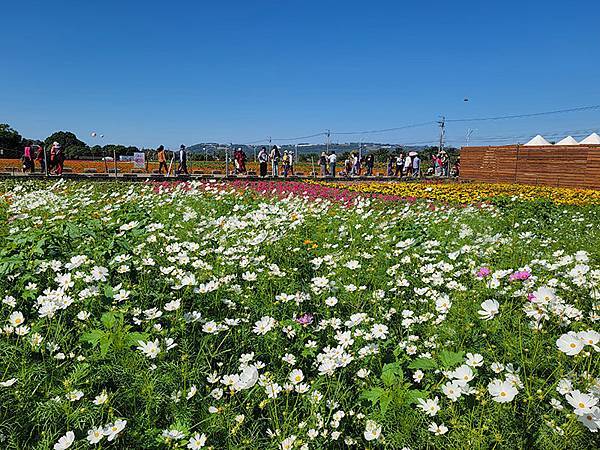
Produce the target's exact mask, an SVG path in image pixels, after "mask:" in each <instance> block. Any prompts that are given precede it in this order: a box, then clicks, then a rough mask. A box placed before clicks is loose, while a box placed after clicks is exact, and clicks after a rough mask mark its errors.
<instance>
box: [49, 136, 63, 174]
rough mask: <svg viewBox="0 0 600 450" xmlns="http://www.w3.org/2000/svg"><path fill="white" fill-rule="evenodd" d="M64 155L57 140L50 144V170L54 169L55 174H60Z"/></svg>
mask: <svg viewBox="0 0 600 450" xmlns="http://www.w3.org/2000/svg"><path fill="white" fill-rule="evenodd" d="M64 163H65V157H64V154H63V151H62V148H61V146H60V144H59V143H58V142H54V143H53V144H52V148H51V149H50V170H54V173H55V174H56V175H62V171H63V165H64Z"/></svg>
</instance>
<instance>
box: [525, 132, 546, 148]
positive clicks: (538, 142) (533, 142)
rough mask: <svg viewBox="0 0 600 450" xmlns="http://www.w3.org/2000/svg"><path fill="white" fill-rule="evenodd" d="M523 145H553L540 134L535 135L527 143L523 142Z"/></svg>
mask: <svg viewBox="0 0 600 450" xmlns="http://www.w3.org/2000/svg"><path fill="white" fill-rule="evenodd" d="M523 145H529V146H540V145H552V144H551V143H550V142H548V141H547V140H546V139H544V137H543V136H540V135H539V134H538V135H537V136H536V137H534V138H533V139H532V140H530V141H529V142H528V143H527V144H523Z"/></svg>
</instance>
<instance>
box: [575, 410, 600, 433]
mask: <svg viewBox="0 0 600 450" xmlns="http://www.w3.org/2000/svg"><path fill="white" fill-rule="evenodd" d="M577 419H578V420H579V421H580V422H581V423H582V424H583V425H584V426H585V427H586V428H587V429H588V430H590V431H591V432H592V433H597V432H598V430H600V408H598V407H597V406H596V407H595V408H594V409H593V411H592V412H591V413H587V414H583V415H581V416H578V417H577Z"/></svg>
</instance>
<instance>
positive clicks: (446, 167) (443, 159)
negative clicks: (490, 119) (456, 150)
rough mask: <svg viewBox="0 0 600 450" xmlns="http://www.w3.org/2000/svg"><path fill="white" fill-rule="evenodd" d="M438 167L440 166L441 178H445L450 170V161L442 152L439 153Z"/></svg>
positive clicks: (446, 154)
mask: <svg viewBox="0 0 600 450" xmlns="http://www.w3.org/2000/svg"><path fill="white" fill-rule="evenodd" d="M440 165H441V166H442V176H444V177H447V176H448V172H449V170H450V167H449V166H450V159H449V158H448V153H446V152H445V151H444V150H442V151H441V152H440Z"/></svg>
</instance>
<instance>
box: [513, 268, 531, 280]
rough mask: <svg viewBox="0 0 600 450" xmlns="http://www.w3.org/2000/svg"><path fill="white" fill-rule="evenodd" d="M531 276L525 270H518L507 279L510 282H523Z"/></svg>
mask: <svg viewBox="0 0 600 450" xmlns="http://www.w3.org/2000/svg"><path fill="white" fill-rule="evenodd" d="M530 276H531V273H530V272H529V271H527V270H518V271H516V272H515V273H512V274H511V275H510V277H509V280H510V281H524V280H527V279H528V278H529V277H530Z"/></svg>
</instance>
